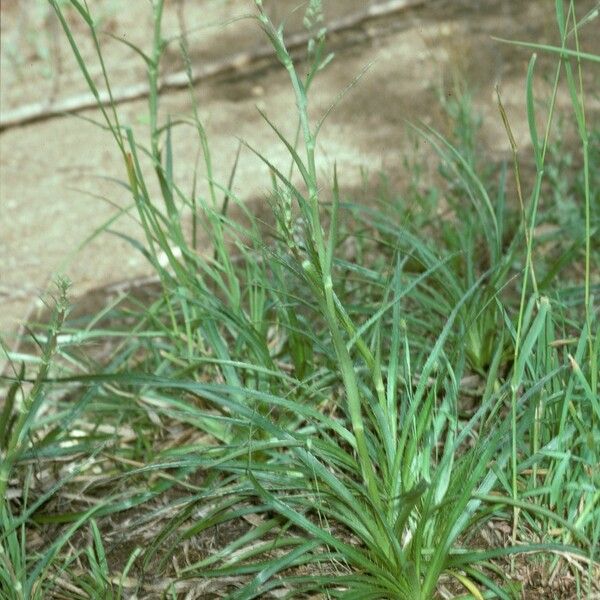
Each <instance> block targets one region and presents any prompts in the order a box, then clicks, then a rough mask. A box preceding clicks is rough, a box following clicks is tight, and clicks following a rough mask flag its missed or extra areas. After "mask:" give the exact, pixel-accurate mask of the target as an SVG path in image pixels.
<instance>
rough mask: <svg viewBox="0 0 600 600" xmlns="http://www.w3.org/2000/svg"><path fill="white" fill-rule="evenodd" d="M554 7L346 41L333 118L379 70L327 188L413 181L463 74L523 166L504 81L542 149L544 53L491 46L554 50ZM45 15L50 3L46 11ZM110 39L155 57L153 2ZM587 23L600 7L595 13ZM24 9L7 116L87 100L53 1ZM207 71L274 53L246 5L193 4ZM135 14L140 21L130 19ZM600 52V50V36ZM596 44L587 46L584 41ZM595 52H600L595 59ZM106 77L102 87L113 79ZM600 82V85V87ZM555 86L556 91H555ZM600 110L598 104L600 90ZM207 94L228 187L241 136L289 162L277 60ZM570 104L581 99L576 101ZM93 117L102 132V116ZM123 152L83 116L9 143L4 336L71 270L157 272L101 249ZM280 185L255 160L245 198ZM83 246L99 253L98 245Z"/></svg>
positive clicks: (89, 277) (248, 158) (181, 147)
mask: <svg viewBox="0 0 600 600" xmlns="http://www.w3.org/2000/svg"><path fill="white" fill-rule="evenodd" d="M297 4H298V3H297V2H296V1H295V0H292V1H287V0H285V1H282V0H277V2H271V3H270V9H271V10H272V11H274V12H275V13H276V17H278V18H284V17H285V16H286V15H288V14H289V11H290V9H291V8H292V7H295V6H297ZM551 4H552V3H549V2H548V1H547V0H545V1H544V0H539V1H537V0H535V1H534V0H531V1H527V2H523V1H522V0H503V1H501V2H496V1H491V0H455V1H443V0H425V2H424V5H423V6H422V7H420V8H415V9H413V10H409V11H407V12H399V13H397V14H395V15H394V17H393V18H390V19H382V20H377V21H370V22H369V23H367V24H365V26H363V27H361V28H359V29H356V30H354V31H350V32H346V33H345V34H343V35H336V36H333V37H332V38H331V40H330V47H331V48H332V49H333V50H334V51H335V52H336V58H335V60H334V62H333V63H332V64H331V65H330V66H329V67H328V68H327V69H326V70H325V71H324V72H323V73H322V74H321V75H320V77H319V80H318V81H317V83H316V88H315V95H314V97H313V101H312V102H313V104H312V110H313V111H314V114H315V115H318V114H320V113H322V112H323V111H324V110H325V109H326V108H327V107H328V106H329V105H330V103H331V102H332V101H333V100H334V99H335V97H336V95H337V94H338V92H339V91H340V90H341V89H343V88H344V86H346V85H347V84H348V83H349V82H351V81H352V80H353V79H354V78H355V77H356V76H357V74H359V73H360V72H361V71H362V70H363V68H364V67H365V66H366V65H370V67H369V69H368V70H367V72H366V73H365V74H364V76H363V77H362V78H361V80H360V81H359V83H358V84H357V85H356V86H354V88H353V89H352V91H351V92H350V93H349V94H348V95H347V96H346V97H345V98H344V99H343V101H342V102H341V104H340V105H339V106H338V107H337V108H336V110H335V111H334V112H333V113H332V114H331V116H330V118H329V120H328V122H327V125H326V127H325V128H324V129H323V132H322V137H321V141H320V147H319V149H318V150H319V157H320V158H319V168H320V170H321V172H322V173H323V182H326V181H327V177H328V176H329V174H330V173H331V170H332V166H333V163H334V161H337V164H338V170H339V173H340V180H341V181H342V183H343V186H344V188H345V189H348V190H351V189H357V188H359V187H360V185H361V182H362V180H363V177H364V173H363V170H362V169H364V168H366V169H367V170H368V172H369V173H371V174H372V175H376V174H377V172H378V171H380V170H383V171H385V172H386V173H387V174H388V175H390V176H391V179H392V181H393V182H401V181H402V179H403V178H404V175H403V173H402V164H403V159H404V156H405V153H406V152H407V150H408V147H409V142H408V137H407V134H406V127H405V120H406V119H413V120H416V119H422V120H424V121H426V122H429V123H431V124H433V125H435V126H436V127H439V128H441V129H442V130H443V129H444V127H446V126H447V123H446V122H445V117H444V114H443V112H442V111H441V110H440V108H439V102H438V97H439V94H452V93H453V83H452V81H453V79H454V78H456V77H462V78H464V79H465V80H466V81H468V82H469V84H470V85H471V86H472V88H473V89H474V90H475V106H476V108H477V110H478V111H480V112H481V114H482V115H483V117H484V118H483V129H482V135H483V137H484V139H485V141H486V144H487V146H488V147H489V148H490V150H491V151H492V153H495V154H497V156H498V157H500V156H505V155H507V154H508V150H509V148H508V143H507V140H506V136H505V134H504V129H503V127H502V123H501V121H500V117H499V115H498V111H497V108H496V105H495V100H494V85H495V84H496V83H499V84H500V86H501V89H502V93H503V97H504V101H505V105H506V108H507V110H508V112H509V115H510V118H511V121H512V124H513V128H514V130H515V132H516V133H517V138H518V142H519V143H520V145H521V146H522V147H523V148H525V149H526V147H527V127H526V122H525V115H524V91H523V88H524V83H523V82H524V75H525V72H526V68H527V62H528V59H529V55H530V53H529V51H527V50H520V49H516V48H514V47H512V46H509V45H505V44H501V43H499V42H497V41H494V40H493V39H492V37H491V36H498V37H510V38H513V39H529V40H535V41H538V42H554V41H555V40H556V34H555V32H554V28H553V25H552V14H551V12H552V11H551V10H550V5H551ZM34 5H35V6H34ZM92 5H93V6H94V10H95V11H96V14H98V15H99V16H100V18H101V19H102V20H101V26H102V28H103V29H104V30H105V31H109V32H110V33H112V34H113V35H114V36H117V37H121V38H123V39H126V40H128V41H130V42H133V43H137V44H142V45H143V46H144V47H147V46H148V44H149V37H150V31H151V16H150V12H149V9H148V6H149V3H148V2H146V1H145V0H131V1H130V2H125V0H98V1H97V2H96V1H95V2H93V3H92ZM364 5H365V2H359V1H355V0H343V1H342V0H330V1H329V2H327V1H326V2H325V6H326V7H327V19H335V18H337V17H339V16H340V15H343V14H348V13H350V12H352V11H355V10H357V9H360V8H363V7H364ZM579 5H580V10H584V9H586V8H591V7H592V6H593V5H594V2H587V3H586V2H580V3H579ZM31 6H32V7H34V9H31V10H30V11H26V10H23V3H21V2H18V1H17V0H2V5H1V13H0V14H1V16H2V21H1V33H2V51H1V53H0V67H1V73H2V77H1V85H0V106H1V111H2V112H3V113H6V112H8V111H10V110H12V109H14V108H16V107H19V106H22V105H24V104H28V103H31V102H36V101H38V102H39V101H45V100H48V101H50V100H52V99H56V98H64V97H69V96H71V95H73V94H77V93H81V92H84V91H86V88H85V83H84V82H83V79H82V77H81V75H80V73H79V71H78V70H77V66H76V64H75V62H74V60H73V58H72V56H71V54H70V52H69V50H68V48H67V46H66V43H65V40H64V38H63V37H62V36H61V32H60V31H59V28H58V26H57V23H56V22H55V21H54V19H53V18H52V15H51V14H50V13H48V12H47V9H46V8H45V4H44V3H40V5H39V6H38V5H36V4H35V3H32V4H31ZM184 6H185V24H186V27H187V29H188V35H189V41H190V47H191V56H192V60H193V62H194V64H203V63H204V64H206V63H209V62H211V61H216V60H221V59H222V58H223V57H226V56H228V55H230V54H231V53H235V52H239V51H241V50H249V51H252V50H253V49H255V48H257V47H259V46H262V45H264V43H265V40H264V37H263V36H262V34H261V32H260V31H259V28H258V27H257V24H256V23H255V22H254V21H252V20H247V19H245V20H237V21H234V22H232V23H229V24H225V23H226V22H227V21H228V20H230V19H232V18H233V17H236V16H240V15H243V14H247V13H250V12H251V11H252V4H251V3H250V2H249V1H244V0H236V1H233V0H229V1H223V0H221V1H210V0H205V1H204V2H189V1H188V2H186V3H184ZM124 7H126V8H124ZM176 8H177V2H167V10H166V14H165V31H166V34H167V36H171V35H176V34H177V33H178V32H179V24H178V23H179V22H178V19H177V10H176ZM70 19H71V21H72V22H73V24H74V27H75V29H76V32H77V34H78V39H80V40H82V43H83V45H84V55H85V56H87V57H88V58H89V59H90V61H91V62H90V64H91V65H92V71H93V73H94V76H95V77H96V78H99V69H98V67H97V66H96V65H97V61H94V60H93V58H92V53H91V48H90V46H89V44H87V43H85V39H84V34H85V30H84V28H83V27H82V26H81V25H80V24H78V23H77V20H76V19H75V15H73V14H71V15H70ZM300 28H301V14H300V13H299V12H298V11H297V12H296V13H295V14H293V15H292V16H291V17H290V18H289V23H288V29H289V30H290V31H298V30H299V29H300ZM589 37H590V41H589V43H588V44H587V46H586V48H587V49H588V50H589V51H596V52H597V51H598V50H599V49H598V41H597V40H596V41H594V40H593V39H592V36H589ZM585 41H587V40H585V39H584V42H585ZM102 42H103V44H104V45H105V51H106V57H107V65H108V69H109V71H110V72H111V74H112V77H113V81H114V84H115V85H117V86H118V85H126V84H128V83H136V82H139V81H142V80H143V78H144V68H143V65H142V64H141V61H140V59H139V57H137V56H136V55H135V53H133V52H132V51H131V50H130V49H129V48H128V47H127V46H125V45H123V44H119V43H118V42H117V41H115V40H114V39H112V38H108V37H106V36H103V37H102ZM594 44H595V45H596V47H595V48H594ZM180 68H181V61H180V59H179V57H178V53H177V51H176V48H175V47H173V49H169V51H168V53H167V56H166V59H165V70H167V71H176V70H178V69H180ZM98 80H99V79H98ZM592 81H593V78H592ZM544 86H545V83H544V82H543V81H540V89H544ZM597 88H598V85H596V90H595V98H594V97H593V96H594V94H593V93H592V94H591V103H592V104H593V103H594V102H595V103H596V105H595V106H596V109H597V103H598V96H599V95H600V94H599V90H598V89H597ZM194 94H195V95H196V97H197V99H198V101H199V104H200V107H201V115H202V117H203V119H204V121H205V125H206V129H207V132H208V135H209V139H210V143H211V149H212V153H213V164H214V166H215V172H216V178H217V179H218V180H220V181H223V182H226V181H227V178H228V175H229V171H230V169H231V165H232V163H233V160H234V156H235V152H236V148H237V145H238V140H239V138H242V139H244V140H246V141H247V142H249V143H250V144H251V145H253V146H255V147H257V148H259V149H260V150H261V151H262V152H263V153H264V154H265V155H266V156H268V157H269V158H271V159H272V160H274V161H275V162H277V161H280V160H281V159H282V148H281V145H280V143H279V142H278V140H277V139H276V138H275V136H274V135H273V134H272V132H271V131H270V130H269V129H268V127H267V126H266V125H265V124H264V122H263V121H262V119H261V117H260V115H259V114H258V111H257V106H258V107H260V108H261V109H263V110H265V111H266V112H267V113H268V115H269V117H270V118H271V119H272V120H273V121H274V122H275V123H277V124H278V125H280V126H281V127H282V129H283V131H284V132H286V133H288V134H290V133H291V132H292V131H293V130H294V127H295V120H294V104H293V98H292V95H291V93H290V89H289V83H288V80H287V79H286V75H285V73H284V72H282V69H281V68H280V67H278V65H277V63H276V62H275V61H268V62H267V63H265V62H262V63H261V64H260V65H258V66H247V67H243V68H241V69H240V70H238V71H237V72H236V73H234V74H229V75H226V76H222V77H217V78H213V79H210V80H207V81H204V82H202V83H201V84H200V85H198V86H197V87H196V88H195V90H194ZM161 100H162V112H163V115H164V116H166V115H173V116H176V115H182V114H189V112H190V100H189V93H188V92H187V91H181V92H171V93H168V94H165V95H164V96H163V97H162V98H161ZM561 103H564V104H565V105H566V104H567V103H568V98H566V97H561ZM119 112H120V115H121V118H122V120H123V122H127V123H130V124H131V125H132V126H133V128H134V130H135V131H136V133H137V134H138V135H139V136H140V139H144V133H145V125H144V123H145V122H146V115H147V108H146V105H145V102H144V101H135V102H130V103H127V104H123V105H121V106H120V107H119ZM82 116H85V117H89V118H91V119H99V113H98V111H96V110H88V111H86V112H84V113H82ZM175 144H176V146H175V147H176V153H175V156H176V161H177V162H176V167H175V171H176V176H177V178H178V180H179V182H180V184H181V185H182V187H183V189H190V188H191V176H192V172H193V168H194V161H195V157H196V152H197V147H198V143H197V138H196V137H195V136H194V135H193V133H192V131H191V130H190V129H179V130H177V133H176V135H175ZM124 177H125V173H124V168H123V165H122V164H121V162H120V160H119V155H118V151H117V149H116V147H115V146H114V144H113V143H112V141H111V138H110V137H109V135H107V134H106V133H105V132H104V131H102V130H101V129H100V128H98V127H95V126H93V125H91V124H89V123H88V122H85V121H83V120H81V119H77V118H74V117H67V118H62V117H61V118H52V119H49V120H46V121H39V122H36V123H33V124H30V125H26V126H22V127H14V128H9V129H6V130H4V131H3V132H2V133H0V332H3V334H4V335H7V334H8V333H9V332H11V331H14V329H15V325H16V324H17V323H18V321H19V319H22V318H24V317H25V315H27V314H28V311H29V309H30V308H31V306H32V304H33V303H35V302H36V298H38V297H39V295H40V294H42V293H43V292H44V290H45V289H47V287H48V285H49V282H50V281H51V279H52V277H53V276H54V275H55V274H57V273H59V272H62V273H66V274H67V275H68V276H69V277H70V278H71V279H72V281H73V283H74V288H73V290H74V295H75V296H80V295H82V294H84V293H86V292H89V291H90V290H94V289H97V288H101V287H102V286H106V285H107V284H110V283H114V282H117V281H122V280H128V279H131V278H134V277H140V276H143V275H144V274H147V273H148V266H147V264H145V262H144V260H143V258H142V257H141V256H140V255H139V254H138V253H136V252H135V251H134V250H133V249H132V248H131V247H130V246H128V245H127V244H126V243H124V242H123V241H121V240H119V239H118V238H117V237H116V236H114V235H110V234H109V233H100V234H99V235H98V236H96V237H95V238H94V239H92V240H91V241H87V242H86V240H88V239H89V238H90V236H93V234H94V232H97V231H99V229H100V228H101V227H102V226H103V224H105V223H106V222H107V221H108V220H109V219H110V218H111V217H112V216H113V215H114V214H115V212H116V211H117V210H118V207H121V208H123V207H126V206H127V205H128V203H129V202H130V199H129V198H128V197H127V195H126V193H125V192H124V190H123V189H122V188H121V187H120V186H119V185H118V184H116V183H115V182H114V181H110V178H116V179H121V180H122V179H124ZM268 184H269V178H268V174H267V172H266V169H265V168H264V167H263V166H262V165H261V164H260V162H259V161H258V160H257V159H256V158H255V157H254V156H252V154H251V153H249V152H245V153H243V154H242V157H241V160H240V164H239V168H238V174H237V178H236V182H235V186H234V191H235V192H236V193H237V194H238V195H239V197H241V198H243V199H244V200H246V201H248V202H253V203H255V206H256V207H257V210H259V209H260V206H261V204H264V201H263V200H262V199H263V198H264V197H265V192H266V190H267V187H268ZM112 228H113V229H116V230H118V231H121V232H125V233H127V234H129V235H133V236H137V237H139V230H138V228H137V225H136V223H135V221H134V219H132V218H130V217H128V216H123V217H122V218H120V219H119V220H118V222H117V223H115V224H113V225H112ZM82 245H83V246H82Z"/></svg>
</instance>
